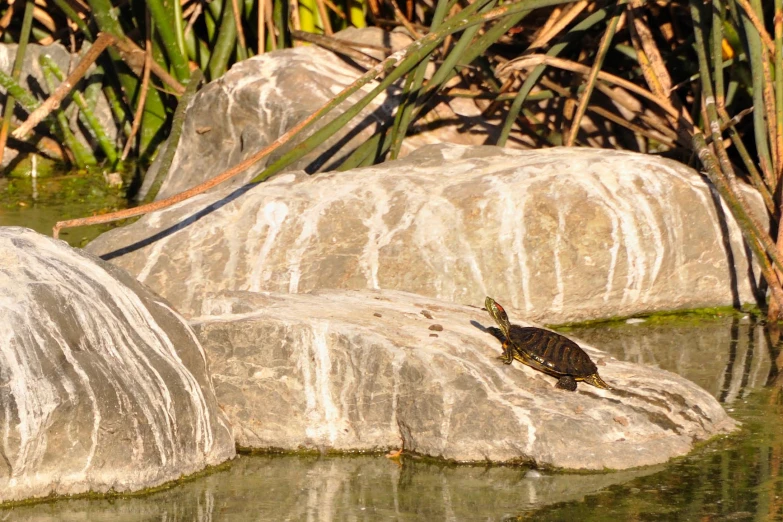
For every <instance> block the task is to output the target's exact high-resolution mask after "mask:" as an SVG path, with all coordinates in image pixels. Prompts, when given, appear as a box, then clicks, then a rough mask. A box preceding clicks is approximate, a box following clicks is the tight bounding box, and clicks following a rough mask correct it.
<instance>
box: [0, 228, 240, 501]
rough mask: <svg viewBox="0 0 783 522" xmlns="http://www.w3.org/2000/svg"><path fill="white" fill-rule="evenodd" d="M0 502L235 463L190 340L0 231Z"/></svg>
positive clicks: (126, 283)
mask: <svg viewBox="0 0 783 522" xmlns="http://www.w3.org/2000/svg"><path fill="white" fill-rule="evenodd" d="M0 316H2V318H3V319H2V321H0V503H3V502H9V501H20V500H25V499H31V498H38V497H45V496H48V495H65V494H77V493H84V492H87V491H91V492H96V493H103V492H107V491H110V490H111V491H115V492H125V491H134V490H140V489H144V488H150V487H154V486H158V485H160V484H163V483H165V482H167V481H171V480H175V479H178V478H180V477H181V476H183V475H187V474H190V473H194V472H196V471H199V470H201V469H203V468H204V467H205V466H207V465H214V464H219V463H221V462H223V461H225V460H226V459H229V458H232V457H233V456H234V454H235V449H234V442H233V439H232V437H231V433H230V428H229V427H228V424H227V421H226V418H225V415H223V414H222V413H221V412H220V410H219V409H218V407H217V403H216V401H215V395H214V389H213V387H212V383H211V381H210V378H209V375H208V373H207V362H206V357H205V354H204V351H203V349H202V348H201V345H200V344H199V342H198V340H197V339H196V337H195V336H194V334H193V331H192V330H191V329H190V328H189V327H188V325H187V324H186V323H185V322H184V321H183V320H182V318H181V317H180V316H179V315H178V314H177V313H176V312H174V311H173V310H172V309H171V308H170V306H169V305H168V304H167V303H165V302H164V301H163V300H162V299H160V298H159V297H158V296H156V295H154V294H152V293H151V292H150V291H149V290H146V289H145V288H144V287H142V285H140V284H139V283H138V282H137V281H135V280H134V279H133V278H132V277H130V276H129V275H128V274H126V273H125V272H123V271H122V270H120V269H118V268H117V267H114V266H111V265H109V264H108V263H104V262H102V261H101V260H99V259H97V258H94V257H93V256H90V255H86V254H84V253H82V252H80V251H78V250H75V249H72V248H70V247H68V246H67V245H66V244H65V243H64V242H62V241H56V240H53V239H51V238H48V237H46V236H42V235H40V234H37V233H35V232H33V231H31V230H28V229H23V228H17V227H0Z"/></svg>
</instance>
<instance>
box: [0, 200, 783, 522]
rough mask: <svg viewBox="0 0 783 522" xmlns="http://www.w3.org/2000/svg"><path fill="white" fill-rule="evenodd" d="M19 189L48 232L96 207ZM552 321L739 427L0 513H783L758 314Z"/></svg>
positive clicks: (511, 516)
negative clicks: (584, 464)
mask: <svg viewBox="0 0 783 522" xmlns="http://www.w3.org/2000/svg"><path fill="white" fill-rule="evenodd" d="M0 191H2V187H0ZM17 198H18V201H17V200H15V199H13V198H11V200H9V198H8V197H7V195H6V199H5V200H4V201H5V206H4V207H2V208H0V226H2V225H22V226H29V227H31V228H35V229H37V230H39V231H41V232H44V233H46V232H47V231H50V229H49V227H50V226H51V225H52V224H53V223H54V222H55V221H57V220H58V219H63V218H64V216H63V212H64V211H66V212H67V214H68V215H67V216H65V217H68V218H70V217H79V216H82V215H85V213H84V212H82V211H83V210H84V209H85V208H87V207H90V208H93V210H92V211H91V212H95V211H96V210H95V208H94V207H95V206H96V205H103V203H96V202H95V201H93V200H91V199H90V198H85V205H86V207H84V208H79V207H74V206H73V204H72V203H68V207H67V210H64V208H53V207H52V206H51V205H49V206H45V207H39V206H37V204H36V202H35V201H30V200H29V199H24V198H19V197H18V196H17ZM0 201H2V200H0ZM9 201H10V202H9ZM19 201H21V202H24V204H18V202H19ZM47 229H48V230H47ZM69 232H70V233H69V234H66V235H65V239H66V240H68V241H69V242H70V243H71V244H73V245H80V244H82V243H84V242H86V240H88V239H90V238H91V237H94V235H97V233H98V232H99V230H98V229H94V230H80V229H76V230H75V231H69ZM561 330H562V331H563V333H565V334H566V335H569V336H571V337H574V338H576V339H578V340H582V341H584V342H585V343H586V344H590V345H592V346H596V347H599V348H601V349H603V350H606V351H608V352H609V353H611V354H612V355H613V356H615V357H617V358H619V359H624V360H630V361H633V362H638V363H642V364H648V365H653V366H658V367H660V368H663V369H665V370H669V371H672V372H675V373H678V374H680V375H683V376H684V377H686V378H688V379H690V380H692V381H694V382H696V383H697V384H699V385H700V386H702V387H703V388H705V389H706V390H708V391H709V392H710V393H712V394H713V395H714V396H715V397H716V398H718V400H719V401H721V402H722V403H723V404H724V406H725V408H726V409H727V411H729V413H730V414H731V415H732V416H733V417H734V418H736V419H737V420H739V421H741V422H742V429H741V430H740V432H738V433H737V434H734V435H732V436H728V437H720V438H718V439H716V440H713V441H710V442H709V443H706V444H702V445H700V446H699V447H698V448H697V449H696V450H695V451H694V452H692V453H691V454H690V455H688V456H686V457H683V458H680V459H677V460H675V461H672V462H670V463H668V464H665V465H660V466H655V467H649V468H642V469H636V470H631V471H624V472H617V473H605V474H563V473H552V472H546V471H537V470H530V469H524V468H517V467H503V466H489V467H480V466H454V465H448V464H445V463H442V462H433V461H427V460H423V459H417V458H413V457H411V456H403V458H402V459H401V461H400V462H397V461H394V460H390V459H387V458H384V457H383V456H380V455H375V456H351V457H332V456H315V455H310V456H293V455H288V456H279V455H278V456H270V455H267V456H240V457H239V458H237V459H235V460H234V461H233V462H231V463H229V464H227V465H225V466H222V467H221V468H220V469H218V470H216V471H215V472H213V473H211V474H207V475H205V476H202V477H199V478H195V479H192V480H188V481H184V482H183V483H181V484H178V485H176V486H174V487H171V488H169V489H166V490H163V491H159V492H156V493H152V494H146V495H139V496H130V497H120V498H112V499H71V500H58V501H55V502H46V503H38V504H32V505H28V506H16V507H13V508H5V509H0V521H5V520H14V521H16V520H22V521H55V520H57V521H76V520H78V521H92V520H94V521H139V520H144V521H146V520H149V521H153V520H155V521H167V522H170V521H218V520H237V521H245V520H275V521H276V520H292V521H294V520H296V521H298V520H308V521H310V520H312V521H343V520H382V519H383V520H385V519H390V520H401V521H404V520H454V521H461V520H545V521H546V520H553V521H561V520H568V521H570V520H587V521H590V520H596V521H599V520H601V521H602V520H607V521H613V522H614V521H626V520H638V521H642V520H645V521H646V520H666V521H670V520H673V521H676V520H699V521H719V520H727V521H728V520H783V479H781V477H782V476H783V474H782V473H781V460H782V459H783V376H780V377H779V376H778V373H777V364H774V363H773V362H774V361H778V364H781V363H783V361H781V359H780V358H779V357H778V355H779V354H778V350H777V349H776V348H773V347H770V345H769V343H768V340H767V336H766V334H765V331H764V329H763V326H761V325H760V324H758V322H757V321H756V319H755V318H754V317H753V316H751V315H745V316H743V315H742V314H732V313H726V314H723V315H716V316H714V317H705V316H699V317H698V318H694V317H688V316H677V317H673V318H669V319H667V320H659V319H648V320H645V321H644V322H641V323H638V322H635V323H633V324H627V323H614V324H598V325H592V326H581V327H570V328H564V329H561ZM491 428H492V427H491V426H488V427H487V429H491Z"/></svg>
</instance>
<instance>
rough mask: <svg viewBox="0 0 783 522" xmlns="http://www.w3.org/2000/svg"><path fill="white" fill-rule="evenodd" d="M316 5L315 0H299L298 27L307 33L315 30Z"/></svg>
mask: <svg viewBox="0 0 783 522" xmlns="http://www.w3.org/2000/svg"><path fill="white" fill-rule="evenodd" d="M317 19H318V6H317V5H316V3H315V0H299V27H300V29H301V30H302V31H305V32H308V33H315V32H316V20H317Z"/></svg>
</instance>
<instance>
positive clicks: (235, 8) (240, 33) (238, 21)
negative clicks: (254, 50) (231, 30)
mask: <svg viewBox="0 0 783 522" xmlns="http://www.w3.org/2000/svg"><path fill="white" fill-rule="evenodd" d="M231 12H232V13H233V14H234V24H235V25H236V26H237V40H239V47H240V48H242V49H247V44H246V43H245V30H244V29H243V28H242V18H241V17H240V16H239V3H238V2H237V0H231Z"/></svg>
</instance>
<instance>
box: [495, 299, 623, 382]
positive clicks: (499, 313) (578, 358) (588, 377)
mask: <svg viewBox="0 0 783 522" xmlns="http://www.w3.org/2000/svg"><path fill="white" fill-rule="evenodd" d="M484 305H485V306H486V308H487V311H488V312H489V315H490V316H492V318H493V319H494V320H495V322H496V323H497V324H498V326H499V327H500V328H499V330H498V328H490V329H489V330H490V331H491V332H492V333H493V334H494V335H495V336H496V337H500V335H498V334H502V337H503V355H501V356H500V357H498V358H499V359H500V360H502V361H503V362H504V363H505V364H511V362H512V361H513V360H514V359H516V360H517V361H519V362H521V363H523V364H526V365H528V366H530V367H531V368H535V369H536V370H539V371H541V372H544V373H546V374H548V375H551V376H553V377H557V378H558V381H557V384H556V385H555V387H556V388H560V389H563V390H568V391H576V383H577V381H584V382H586V383H587V384H592V385H593V386H595V387H596V388H602V389H604V390H608V389H610V388H609V385H608V384H606V382H604V380H603V379H602V378H601V377H600V376H599V375H598V368H597V367H596V365H595V363H594V362H593V361H592V360H591V359H590V356H589V355H587V353H585V351H584V350H583V349H582V348H581V347H580V346H579V345H578V344H576V343H575V342H574V341H572V340H571V339H569V338H568V337H566V336H564V335H560V334H558V333H555V332H551V331H549V330H544V329H542V328H532V327H527V328H525V327H522V326H518V325H516V324H511V323H510V322H509V320H508V314H507V313H506V311H505V310H504V309H503V307H502V306H500V305H499V304H498V303H497V302H496V301H495V300H494V299H492V298H491V297H487V299H486V300H485V301H484Z"/></svg>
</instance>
